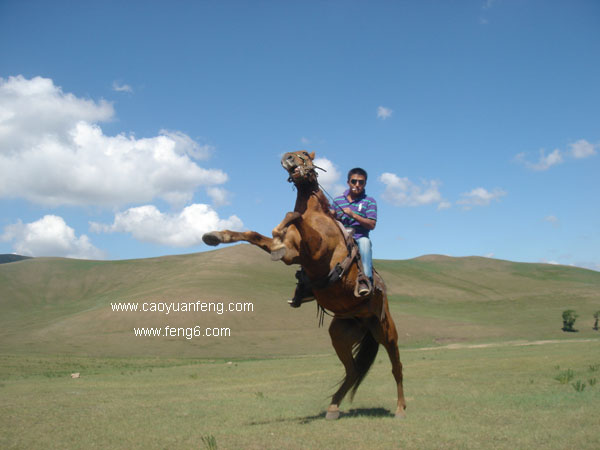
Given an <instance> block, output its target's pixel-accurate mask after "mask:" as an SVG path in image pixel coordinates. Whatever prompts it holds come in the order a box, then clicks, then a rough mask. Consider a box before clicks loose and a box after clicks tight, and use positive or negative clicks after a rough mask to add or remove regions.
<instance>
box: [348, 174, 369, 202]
mask: <svg viewBox="0 0 600 450" xmlns="http://www.w3.org/2000/svg"><path fill="white" fill-rule="evenodd" d="M366 185H367V171H366V170H364V169H361V168H360V167H355V168H354V169H351V170H350V171H349V172H348V187H349V188H350V193H351V194H352V196H357V195H361V194H362V193H363V192H364V191H365V186H366Z"/></svg>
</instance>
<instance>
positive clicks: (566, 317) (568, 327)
mask: <svg viewBox="0 0 600 450" xmlns="http://www.w3.org/2000/svg"><path fill="white" fill-rule="evenodd" d="M577 317H579V316H578V315H577V314H575V311H573V310H572V309H567V310H566V311H563V313H562V319H563V328H562V329H563V331H577V330H576V329H575V328H573V325H575V321H576V320H577Z"/></svg>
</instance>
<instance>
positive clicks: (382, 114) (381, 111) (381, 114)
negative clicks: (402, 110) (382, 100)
mask: <svg viewBox="0 0 600 450" xmlns="http://www.w3.org/2000/svg"><path fill="white" fill-rule="evenodd" d="M393 112H394V111H392V110H391V109H390V108H386V107H385V106H379V107H377V117H378V118H379V119H383V120H385V119H388V118H390V117H392V113H393Z"/></svg>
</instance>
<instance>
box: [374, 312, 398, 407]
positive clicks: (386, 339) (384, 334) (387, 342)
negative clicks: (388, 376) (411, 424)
mask: <svg viewBox="0 0 600 450" xmlns="http://www.w3.org/2000/svg"><path fill="white" fill-rule="evenodd" d="M385 308H386V314H385V318H384V319H383V321H382V322H377V326H375V327H373V328H372V329H371V331H372V332H373V334H374V335H375V339H377V341H378V342H379V343H380V344H381V345H383V346H384V347H385V349H386V350H387V352H388V356H389V358H390V362H391V363H392V373H393V374H394V379H395V380H396V386H397V389H398V404H397V407H396V417H398V418H403V417H405V416H406V413H405V412H404V410H405V409H406V400H405V399H404V388H403V385H402V380H403V377H402V363H401V362H400V351H399V350H398V332H397V331H396V324H394V320H393V319H392V316H391V315H390V311H389V309H388V307H387V302H385Z"/></svg>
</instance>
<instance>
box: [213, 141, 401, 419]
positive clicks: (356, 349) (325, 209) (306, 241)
mask: <svg viewBox="0 0 600 450" xmlns="http://www.w3.org/2000/svg"><path fill="white" fill-rule="evenodd" d="M314 157H315V154H314V152H313V153H311V154H309V153H308V152H305V151H297V152H291V153H286V154H285V155H284V156H283V158H282V160H281V164H282V166H283V167H284V169H286V170H287V171H288V174H289V179H288V180H289V181H292V182H293V183H294V184H295V185H296V188H297V191H298V195H297V198H296V205H295V207H294V211H293V212H288V213H287V214H286V216H285V218H284V220H283V221H282V222H281V223H280V224H279V225H278V226H277V227H275V229H274V230H273V238H268V237H266V236H263V235H261V234H259V233H257V232H254V231H246V232H235V231H229V230H224V231H213V232H210V233H207V234H205V235H204V236H203V237H202V239H203V241H204V242H205V243H206V244H208V245H218V244H221V243H230V242H238V241H247V242H249V243H251V244H253V245H256V246H258V247H260V248H262V249H263V250H265V251H266V252H268V253H270V254H271V257H272V259H273V260H279V259H280V260H282V261H283V262H284V263H285V264H288V265H289V264H300V265H301V266H302V267H303V268H304V270H305V272H306V274H307V275H308V277H309V279H310V280H311V281H312V282H313V291H314V294H315V297H316V299H317V302H318V304H319V305H320V306H321V307H322V308H324V309H326V310H329V311H331V312H332V313H333V315H334V317H333V319H332V321H331V325H330V326H329V334H330V336H331V341H332V343H333V347H334V348H335V351H336V353H337V355H338V357H339V358H340V360H341V361H342V363H343V364H344V367H345V369H346V376H345V378H344V379H343V380H342V383H341V385H340V387H339V389H338V390H337V392H336V393H335V394H334V395H333V398H332V399H331V404H330V405H329V408H328V409H327V415H326V417H327V418H328V419H337V418H338V417H339V414H340V412H339V405H340V403H341V402H342V400H343V398H344V397H345V396H346V394H347V393H348V391H351V398H352V397H354V394H355V393H356V390H357V389H358V386H359V385H360V383H361V381H362V380H363V379H364V377H365V376H366V374H367V372H368V370H369V368H370V367H371V365H372V364H373V361H374V360H375V357H376V356H377V350H378V349H379V344H381V345H383V346H384V347H385V349H386V350H387V352H388V355H389V358H390V361H391V363H392V373H393V374H394V378H395V381H396V385H397V389H398V403H397V407H396V417H404V410H405V409H406V402H405V400H404V393H403V389H402V364H401V363H400V354H399V351H398V333H397V332H396V326H395V324H394V321H393V320H392V316H391V315H390V311H389V308H388V301H387V295H386V292H385V285H384V284H383V280H381V278H380V277H379V276H378V275H377V274H376V273H375V274H374V276H375V288H374V289H373V290H372V293H371V294H370V295H369V296H368V297H366V298H359V297H357V296H356V295H355V285H356V280H357V276H358V275H359V266H358V264H359V262H358V260H357V259H356V258H354V259H353V260H352V263H351V264H350V265H349V267H348V268H347V270H345V271H344V272H343V273H342V274H341V278H340V279H339V280H337V281H333V282H328V279H329V278H330V275H331V273H332V269H333V268H334V267H335V266H336V264H338V263H340V262H342V261H344V260H347V258H348V254H349V249H348V246H347V244H346V240H345V239H344V235H343V232H342V230H341V229H340V227H339V226H338V224H337V223H336V220H335V218H334V215H333V213H332V212H331V210H330V205H329V202H328V201H327V199H326V197H325V195H324V194H323V192H322V191H321V189H320V188H319V184H318V182H317V173H316V171H315V166H314V164H313V159H314Z"/></svg>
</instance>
